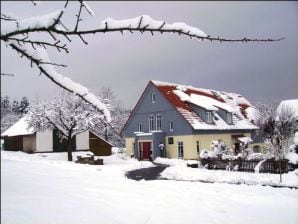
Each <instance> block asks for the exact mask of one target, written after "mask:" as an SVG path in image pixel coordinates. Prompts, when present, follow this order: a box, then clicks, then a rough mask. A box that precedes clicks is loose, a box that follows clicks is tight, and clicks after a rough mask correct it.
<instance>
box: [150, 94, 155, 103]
mask: <svg viewBox="0 0 298 224" xmlns="http://www.w3.org/2000/svg"><path fill="white" fill-rule="evenodd" d="M151 102H152V103H155V102H156V95H155V92H153V93H151Z"/></svg>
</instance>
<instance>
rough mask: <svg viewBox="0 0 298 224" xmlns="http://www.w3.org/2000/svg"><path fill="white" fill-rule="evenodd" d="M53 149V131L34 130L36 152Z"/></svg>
mask: <svg viewBox="0 0 298 224" xmlns="http://www.w3.org/2000/svg"><path fill="white" fill-rule="evenodd" d="M49 151H53V131H52V130H45V131H43V132H41V131H38V132H36V152H49Z"/></svg>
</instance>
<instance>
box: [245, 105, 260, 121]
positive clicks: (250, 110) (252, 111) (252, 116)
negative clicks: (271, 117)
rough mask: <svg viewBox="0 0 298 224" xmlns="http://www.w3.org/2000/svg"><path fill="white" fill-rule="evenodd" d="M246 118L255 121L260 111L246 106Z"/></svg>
mask: <svg viewBox="0 0 298 224" xmlns="http://www.w3.org/2000/svg"><path fill="white" fill-rule="evenodd" d="M245 112H246V115H247V118H248V119H249V120H250V121H256V120H257V119H258V116H260V112H259V111H258V110H257V109H256V108H255V107H248V108H246V109H245Z"/></svg>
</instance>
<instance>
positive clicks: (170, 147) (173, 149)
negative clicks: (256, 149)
mask: <svg viewBox="0 0 298 224" xmlns="http://www.w3.org/2000/svg"><path fill="white" fill-rule="evenodd" d="M240 134H242V135H244V136H246V137H251V134H250V133H233V134H204V135H180V136H167V137H166V138H167V139H166V150H167V157H168V158H178V142H179V141H182V142H183V149H184V159H198V154H197V141H199V145H200V151H202V150H203V149H207V150H209V149H210V145H211V142H212V141H216V140H219V139H220V140H222V141H224V142H225V143H226V144H227V146H228V147H229V148H231V149H233V142H232V135H240ZM169 137H173V138H174V144H168V138H169Z"/></svg>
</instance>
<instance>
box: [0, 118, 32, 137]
mask: <svg viewBox="0 0 298 224" xmlns="http://www.w3.org/2000/svg"><path fill="white" fill-rule="evenodd" d="M26 119H27V117H26V116H24V117H22V118H21V119H20V120H18V121H17V122H16V123H15V124H14V125H12V126H11V127H10V128H8V129H7V130H6V131H5V132H3V133H2V134H1V136H18V135H31V134H33V133H34V132H35V131H34V128H33V127H29V125H28V122H27V121H26Z"/></svg>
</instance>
